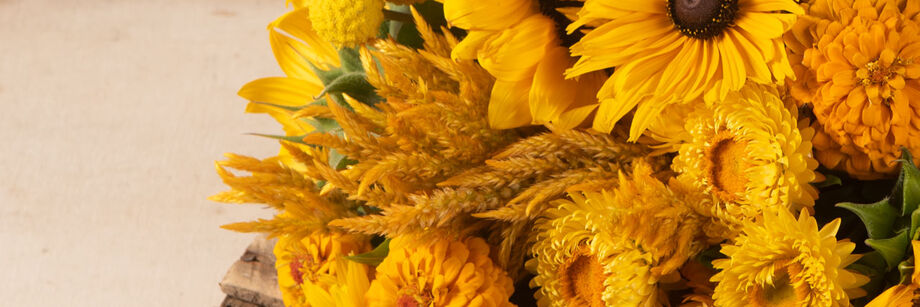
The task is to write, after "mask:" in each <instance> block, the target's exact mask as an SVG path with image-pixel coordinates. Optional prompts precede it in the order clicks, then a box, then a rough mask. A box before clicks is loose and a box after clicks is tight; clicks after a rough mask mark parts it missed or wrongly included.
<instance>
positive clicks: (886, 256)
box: [836, 149, 920, 280]
mask: <svg viewBox="0 0 920 307" xmlns="http://www.w3.org/2000/svg"><path fill="white" fill-rule="evenodd" d="M900 161H901V173H900V175H899V176H898V181H897V184H896V185H895V188H894V190H893V191H892V193H891V195H890V196H889V197H886V198H885V199H882V200H880V201H878V202H875V203H871V204H855V203H850V202H843V203H838V204H837V205H836V206H837V207H839V208H844V209H847V210H849V211H851V212H853V213H854V214H856V216H858V217H859V219H860V220H861V221H862V222H863V224H864V225H865V227H866V231H867V232H868V234H869V238H868V239H867V240H866V245H868V246H869V247H871V248H872V249H874V250H875V252H873V253H869V254H867V255H866V256H864V257H863V259H861V260H860V261H859V263H858V264H859V265H861V266H863V267H862V269H865V270H870V271H875V272H874V273H872V274H867V275H869V276H870V277H873V275H874V276H875V277H879V278H881V277H884V275H886V274H887V273H893V272H892V271H893V270H894V269H895V268H898V269H899V271H900V273H901V279H902V280H903V278H904V276H910V272H907V270H906V268H907V267H911V268H912V263H913V262H910V264H911V265H910V266H908V265H905V262H904V257H905V255H910V254H911V246H910V241H911V240H912V239H917V238H918V233H917V230H918V228H920V209H918V205H920V170H918V169H917V167H916V166H915V165H914V163H913V158H912V157H911V154H910V152H908V151H907V150H906V149H902V159H901V160H900ZM869 255H871V258H870V257H869ZM879 258H881V259H882V260H884V261H878V260H879ZM910 271H912V269H911V270H910ZM870 273H871V272H870ZM873 279H875V278H873Z"/></svg>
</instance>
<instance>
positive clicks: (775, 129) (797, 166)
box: [651, 84, 818, 219]
mask: <svg viewBox="0 0 920 307" xmlns="http://www.w3.org/2000/svg"><path fill="white" fill-rule="evenodd" d="M695 106H696V108H695V110H693V111H691V112H689V114H684V115H685V117H680V118H681V120H682V121H683V122H684V124H683V129H684V130H685V132H683V136H676V137H675V136H674V135H671V136H670V138H666V139H663V140H664V141H666V142H671V143H676V144H679V153H678V155H677V157H675V158H674V163H673V164H672V165H671V167H672V169H673V170H674V171H675V172H677V173H678V174H679V175H678V179H679V180H681V181H684V182H687V183H689V184H692V185H694V186H696V187H697V188H698V189H701V190H704V191H706V192H707V193H710V194H712V195H713V196H715V197H716V198H717V199H719V200H720V203H721V204H722V205H721V206H720V207H719V208H717V210H719V211H722V214H719V215H723V217H730V218H732V219H750V218H754V217H756V216H757V215H758V214H759V213H760V212H761V211H763V210H764V209H766V208H772V207H780V208H788V209H790V210H793V211H798V210H799V209H802V208H808V209H809V210H811V207H812V206H813V205H814V202H815V199H816V198H817V197H818V191H817V190H816V189H815V188H814V187H813V186H811V184H810V182H813V181H815V179H816V177H817V175H816V173H815V172H814V170H815V168H817V167H818V162H817V161H815V159H814V158H812V157H811V138H812V136H813V135H814V132H813V130H812V128H810V127H809V126H808V120H806V119H803V120H798V119H797V108H796V107H795V106H793V105H791V104H788V105H787V104H786V103H784V102H783V101H782V100H781V99H780V97H779V94H778V92H777V91H776V89H775V88H773V87H771V86H765V85H759V84H748V85H747V86H745V87H744V88H742V89H741V90H740V91H737V92H731V93H729V94H728V95H726V96H725V99H723V100H721V101H718V102H716V103H714V104H713V105H711V106H707V105H706V104H705V103H703V102H702V101H699V102H697V103H696V104H695ZM680 110H681V111H683V109H680ZM658 129H659V128H658V127H652V129H651V131H652V132H657V131H656V130H658ZM670 130H673V129H665V130H664V131H666V132H667V131H670ZM663 133H664V132H663ZM663 133H661V134H663ZM658 134H659V133H652V135H653V136H655V135H658ZM675 146H676V145H675Z"/></svg>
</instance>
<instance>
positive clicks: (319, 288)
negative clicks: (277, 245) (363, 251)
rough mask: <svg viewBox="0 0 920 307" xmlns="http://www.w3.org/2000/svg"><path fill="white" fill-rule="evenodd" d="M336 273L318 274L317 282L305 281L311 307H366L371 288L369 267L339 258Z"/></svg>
mask: <svg viewBox="0 0 920 307" xmlns="http://www.w3.org/2000/svg"><path fill="white" fill-rule="evenodd" d="M334 265H335V271H332V272H330V273H328V274H318V275H317V276H316V281H315V282H314V281H311V280H304V283H303V285H302V286H301V288H303V294H304V297H305V298H306V301H307V303H308V304H309V305H310V306H337V307H364V306H367V302H366V300H365V299H364V295H365V294H366V293H367V289H368V287H370V283H371V282H370V280H368V267H367V265H366V264H361V263H357V262H354V261H350V260H346V259H345V258H341V257H339V258H338V259H336V260H335V263H334Z"/></svg>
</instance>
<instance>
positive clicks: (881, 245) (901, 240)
mask: <svg viewBox="0 0 920 307" xmlns="http://www.w3.org/2000/svg"><path fill="white" fill-rule="evenodd" d="M909 242H910V237H909V236H908V235H907V231H906V230H901V231H899V232H898V233H897V234H896V235H895V236H894V237H891V238H887V239H866V245H869V246H871V247H872V248H873V249H875V250H876V251H878V252H879V253H880V254H882V257H884V258H885V263H887V264H888V270H891V269H893V268H894V267H895V266H897V265H898V263H900V262H901V260H903V259H904V254H905V253H907V244H908V243H909Z"/></svg>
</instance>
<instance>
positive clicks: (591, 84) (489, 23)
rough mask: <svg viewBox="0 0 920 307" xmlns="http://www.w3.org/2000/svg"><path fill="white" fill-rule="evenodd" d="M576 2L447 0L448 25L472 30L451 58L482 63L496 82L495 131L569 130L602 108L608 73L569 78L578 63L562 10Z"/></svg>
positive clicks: (491, 112) (491, 115) (492, 105)
mask: <svg viewBox="0 0 920 307" xmlns="http://www.w3.org/2000/svg"><path fill="white" fill-rule="evenodd" d="M571 2H572V1H536V0H511V1H504V2H501V3H500V4H499V3H493V2H488V1H479V0H444V14H445V16H446V18H447V21H448V22H449V23H450V24H451V25H453V26H456V27H459V28H463V29H466V30H468V34H467V36H466V38H464V39H463V41H461V42H460V44H458V45H457V46H456V47H455V48H454V50H453V53H452V55H451V56H452V57H453V58H455V59H457V58H459V59H477V60H479V63H480V64H481V65H482V67H483V68H485V69H486V70H487V71H488V72H489V73H490V74H491V75H492V76H494V77H495V78H496V81H495V84H494V85H493V87H492V95H491V97H490V101H489V113H488V114H489V115H488V117H489V124H490V125H491V126H492V127H493V128H497V129H506V128H515V127H520V126H525V125H530V124H546V123H552V124H553V125H554V126H555V127H558V128H562V129H567V128H572V127H575V126H577V125H579V124H581V122H582V121H584V120H585V118H587V117H588V116H589V115H590V114H591V112H593V111H594V109H596V108H597V99H596V98H594V95H593V93H595V92H597V90H598V89H599V88H600V86H601V84H602V83H603V78H604V73H603V72H598V73H592V74H587V75H585V76H582V77H581V78H579V79H577V80H567V79H566V78H565V76H564V72H565V69H567V68H569V67H571V66H572V64H573V63H574V62H575V61H574V59H573V58H572V57H570V56H569V54H568V50H567V48H566V47H565V44H564V43H565V42H564V39H566V38H567V37H568V35H566V34H565V33H564V32H562V31H561V30H562V29H563V28H564V26H565V24H567V23H568V19H567V18H566V17H565V16H564V14H562V13H561V12H560V11H559V9H560V8H561V7H560V6H562V5H569V4H570V3H571ZM559 33H562V35H563V36H560V34H559Z"/></svg>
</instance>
